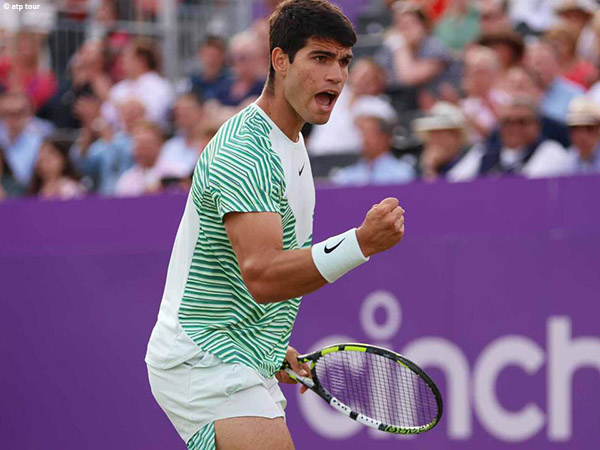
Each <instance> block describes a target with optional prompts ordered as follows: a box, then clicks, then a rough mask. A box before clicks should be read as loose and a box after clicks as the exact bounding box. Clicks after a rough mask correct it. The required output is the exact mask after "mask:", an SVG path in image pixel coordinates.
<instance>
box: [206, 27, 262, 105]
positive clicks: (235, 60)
mask: <svg viewBox="0 0 600 450" xmlns="http://www.w3.org/2000/svg"><path fill="white" fill-rule="evenodd" d="M229 50H230V52H229V58H230V60H231V66H232V71H233V77H232V78H231V79H230V80H229V83H227V84H226V85H223V86H220V88H219V89H218V91H217V97H216V98H217V100H218V101H219V103H220V104H221V105H224V106H229V107H236V108H238V107H241V106H245V105H247V104H249V103H251V102H253V101H254V100H256V99H257V98H258V96H259V95H260V94H261V93H262V89H263V86H264V84H265V79H264V72H263V70H262V67H261V66H262V65H261V64H260V59H261V57H260V55H261V52H262V51H264V49H263V48H262V46H261V45H260V43H259V42H258V41H257V40H256V37H255V36H254V35H253V34H252V33H251V32H244V33H240V34H238V35H237V36H235V37H234V38H233V39H232V40H231V43H230V45H229Z"/></svg>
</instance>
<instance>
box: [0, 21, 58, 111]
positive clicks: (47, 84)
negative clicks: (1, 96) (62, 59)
mask: <svg viewBox="0 0 600 450" xmlns="http://www.w3.org/2000/svg"><path fill="white" fill-rule="evenodd" d="M40 53H41V43H40V38H39V35H38V34H35V33H32V32H29V31H20V32H19V33H17V35H16V36H15V37H14V42H13V46H12V52H11V55H10V57H9V58H5V59H3V60H2V61H0V84H1V85H2V86H3V87H4V88H5V89H6V90H10V91H22V92H26V93H27V95H28V96H29V97H30V98H31V101H32V103H33V107H34V110H36V111H37V110H38V109H39V108H41V107H42V106H44V105H45V104H46V103H47V102H48V101H49V100H50V99H51V98H52V97H53V96H54V94H55V92H56V89H57V83H56V78H55V76H54V74H53V73H52V72H51V71H49V70H45V69H43V68H42V67H41V65H40V63H39V59H40Z"/></svg>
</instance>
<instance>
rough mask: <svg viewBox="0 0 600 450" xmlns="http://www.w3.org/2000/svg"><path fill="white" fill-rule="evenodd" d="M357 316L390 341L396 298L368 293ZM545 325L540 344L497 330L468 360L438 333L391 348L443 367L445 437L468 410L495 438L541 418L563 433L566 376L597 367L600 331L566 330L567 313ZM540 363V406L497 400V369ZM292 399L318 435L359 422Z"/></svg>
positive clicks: (568, 427) (568, 413) (453, 435)
mask: <svg viewBox="0 0 600 450" xmlns="http://www.w3.org/2000/svg"><path fill="white" fill-rule="evenodd" d="M378 309H383V310H384V311H385V316H386V320H385V321H384V322H383V323H378V322H377V321H376V320H375V312H376V311H377V310H378ZM360 323H361V327H362V330H363V331H364V333H365V334H366V335H367V336H368V337H369V339H371V340H372V341H371V342H372V343H374V344H377V345H382V346H385V347H388V348H392V347H391V344H389V340H390V339H391V338H393V337H394V336H395V335H396V334H397V332H398V330H399V329H400V326H401V324H402V308H401V306H400V302H399V301H398V299H397V298H396V297H395V296H394V295H393V294H391V293H389V292H386V291H376V292H373V293H371V294H370V295H368V296H367V297H366V298H365V299H364V301H363V303H362V305H361V309H360ZM545 325H546V349H544V348H543V347H541V346H540V345H539V344H538V343H537V342H535V341H534V340H533V339H531V338H529V337H527V336H522V335H514V334H513V335H505V336H501V337H499V338H498V339H495V340H494V341H492V342H490V343H489V344H488V345H486V346H485V347H484V348H483V349H482V350H481V352H480V354H479V356H478V357H477V359H476V361H475V363H474V364H473V367H472V368H471V367H470V366H469V361H468V360H467V358H466V356H465V354H464V353H463V351H462V350H461V349H460V347H458V346H457V345H456V344H455V343H454V342H452V341H450V340H448V339H446V338H442V337H434V336H427V337H422V338H419V339H415V340H414V341H411V342H409V343H407V344H406V345H404V347H403V348H402V349H400V350H399V351H400V353H402V354H403V355H405V356H406V357H408V358H409V359H411V360H413V361H415V362H417V363H418V364H419V366H421V367H423V368H424V369H426V370H427V368H437V369H440V370H441V371H442V372H443V374H444V377H445V384H446V389H445V398H444V419H443V423H441V424H440V425H438V427H444V426H445V427H446V429H447V436H448V438H450V439H453V440H468V439H470V438H471V436H472V434H473V416H475V417H476V418H477V420H478V421H479V423H480V424H481V425H482V427H483V428H484V429H485V430H486V431H487V432H488V433H489V434H490V435H492V436H494V437H495V438H497V439H499V440H501V441H506V442H523V441H526V440H528V439H531V438H532V437H534V436H535V435H537V434H538V433H540V432H541V431H542V429H543V428H544V426H546V436H547V439H548V441H551V442H561V441H563V442H564V441H569V440H570V439H571V436H572V380H573V376H574V374H575V372H577V370H579V369H581V368H584V367H591V368H595V369H596V370H598V371H600V337H597V336H586V337H573V336H572V333H571V319H570V318H569V317H568V316H552V317H549V318H547V319H546V324H545ZM353 341H360V339H356V338H353V337H351V336H342V335H330V336H326V337H324V338H322V339H320V340H319V341H318V342H316V343H315V344H314V345H313V347H312V349H311V350H310V351H313V350H316V349H318V348H321V347H324V346H326V345H329V344H332V343H336V342H353ZM544 365H545V366H546V368H545V373H546V378H547V390H546V391H547V394H546V395H547V399H546V400H547V401H546V405H547V411H543V410H542V409H541V408H540V405H538V404H536V403H535V402H534V401H533V400H532V399H524V402H525V404H524V406H522V407H521V409H519V410H517V411H511V410H507V409H506V408H504V407H503V406H502V404H501V402H500V401H499V399H498V398H497V396H496V382H497V380H498V377H499V376H500V374H501V373H502V371H503V370H504V369H506V368H508V367H517V368H519V369H521V370H522V371H524V372H525V373H526V374H527V375H530V376H533V375H535V374H536V373H538V372H539V371H541V370H543V368H544ZM441 381H442V380H440V383H441ZM298 404H299V407H300V410H301V412H302V415H303V417H304V419H305V421H306V422H307V423H308V424H309V425H310V427H311V428H312V429H313V430H314V431H315V432H317V433H318V434H319V435H321V436H323V437H325V438H329V439H349V438H351V437H352V436H354V435H356V434H357V433H359V432H360V431H361V430H362V429H363V425H361V424H359V423H357V422H354V421H352V420H348V419H347V418H346V417H344V416H342V415H340V414H338V413H337V412H336V411H334V410H332V409H331V408H329V407H328V405H327V404H326V403H324V402H323V401H322V400H321V399H320V398H318V397H317V396H315V395H303V396H301V397H300V396H299V395H298ZM368 433H369V434H370V436H371V437H372V438H374V439H390V438H393V437H392V435H386V434H385V433H380V432H377V431H376V430H368ZM399 437H400V438H402V439H407V438H410V437H406V436H399Z"/></svg>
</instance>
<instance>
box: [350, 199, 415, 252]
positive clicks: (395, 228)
mask: <svg viewBox="0 0 600 450" xmlns="http://www.w3.org/2000/svg"><path fill="white" fill-rule="evenodd" d="M403 236H404V209H402V207H400V206H398V199H396V198H392V197H389V198H386V199H385V200H383V201H382V202H380V203H378V204H376V205H373V207H372V208H371V209H370V210H369V212H368V213H367V215H366V217H365V220H364V221H363V223H362V225H361V226H360V227H359V228H358V229H357V230H356V238H357V239H358V243H359V245H360V249H361V251H362V253H363V255H365V256H366V257H369V256H371V255H374V254H375V253H380V252H383V251H384V250H387V249H388V248H391V247H393V246H394V245H396V244H397V243H398V242H400V241H401V240H402V237H403Z"/></svg>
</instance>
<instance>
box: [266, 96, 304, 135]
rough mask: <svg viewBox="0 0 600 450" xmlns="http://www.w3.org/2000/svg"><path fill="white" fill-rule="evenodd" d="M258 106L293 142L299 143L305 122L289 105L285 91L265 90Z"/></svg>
mask: <svg viewBox="0 0 600 450" xmlns="http://www.w3.org/2000/svg"><path fill="white" fill-rule="evenodd" d="M256 104H257V105H258V106H260V107H261V109H262V110H263V111H264V112H265V113H266V114H267V115H268V116H269V117H270V118H271V120H272V121H273V122H275V125H277V127H278V128H279V129H280V130H281V131H282V132H283V133H284V134H285V135H286V136H287V137H288V138H289V139H290V140H292V141H294V142H297V141H298V136H299V134H300V130H301V129H302V127H303V126H304V120H302V118H301V117H300V116H299V115H298V113H296V110H294V108H292V106H291V105H290V104H289V103H288V101H287V100H286V98H285V95H284V94H283V91H281V92H277V90H275V91H268V90H267V89H265V90H264V91H263V93H262V94H261V96H260V97H259V98H258V100H257V101H256Z"/></svg>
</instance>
